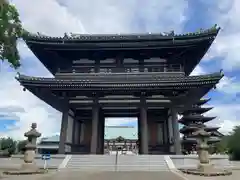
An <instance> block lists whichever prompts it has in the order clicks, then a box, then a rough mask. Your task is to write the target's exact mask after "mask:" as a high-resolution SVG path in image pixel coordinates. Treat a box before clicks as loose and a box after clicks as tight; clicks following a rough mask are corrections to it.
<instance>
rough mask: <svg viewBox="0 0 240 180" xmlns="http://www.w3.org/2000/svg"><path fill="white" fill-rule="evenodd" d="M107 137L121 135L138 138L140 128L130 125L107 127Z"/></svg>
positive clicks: (112, 137)
mask: <svg viewBox="0 0 240 180" xmlns="http://www.w3.org/2000/svg"><path fill="white" fill-rule="evenodd" d="M104 136H105V137H104V138H105V139H116V138H118V137H119V136H121V137H123V138H124V139H129V140H137V139H138V128H137V127H134V126H132V127H131V126H130V127H105V134H104Z"/></svg>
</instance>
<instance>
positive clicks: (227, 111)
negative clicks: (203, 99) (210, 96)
mask: <svg viewBox="0 0 240 180" xmlns="http://www.w3.org/2000/svg"><path fill="white" fill-rule="evenodd" d="M239 113H240V105H239V104H214V108H213V109H212V110H211V111H209V112H207V113H206V114H205V115H206V116H217V118H216V119H215V120H213V121H211V122H209V123H208V124H209V125H211V126H218V127H220V129H219V131H220V132H222V133H224V134H227V133H229V132H231V131H232V128H233V127H234V126H236V125H239V120H240V119H239Z"/></svg>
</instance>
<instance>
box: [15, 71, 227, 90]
mask: <svg viewBox="0 0 240 180" xmlns="http://www.w3.org/2000/svg"><path fill="white" fill-rule="evenodd" d="M149 75H150V76H149ZM222 77H223V74H222V73H221V72H219V73H213V74H208V75H201V76H170V77H168V76H161V73H159V74H152V75H151V74H149V73H139V74H135V73H121V74H118V75H116V74H105V75H104V76H102V75H101V74H100V73H99V74H96V76H94V77H88V75H82V76H78V77H77V78H75V76H74V75H73V76H72V78H67V79H63V78H61V79H56V78H39V77H32V76H25V75H19V77H17V78H16V79H17V80H18V81H19V82H20V83H21V84H22V85H23V86H25V87H40V88H60V89H62V88H67V89H69V88H71V89H76V88H77V89H85V90H86V89H89V90H93V89H99V90H104V89H108V88H110V89H124V88H137V89H139V88H140V87H141V88H142V87H143V88H153V87H159V88H170V89H181V88H189V87H198V86H201V85H203V86H204V85H212V86H214V85H216V84H217V83H218V82H219V80H220V79H221V78H222Z"/></svg>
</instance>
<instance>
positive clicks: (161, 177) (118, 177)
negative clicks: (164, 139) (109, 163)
mask: <svg viewBox="0 0 240 180" xmlns="http://www.w3.org/2000/svg"><path fill="white" fill-rule="evenodd" d="M239 177H240V171H233V175H232V176H221V177H201V176H193V175H186V174H181V175H180V176H179V175H177V174H175V173H172V172H167V171H161V172H143V171H141V172H129V171H128V172H91V171H87V172H83V171H81V172H79V171H62V172H51V173H49V174H44V175H24V176H9V177H4V178H3V179H1V178H0V180H26V179H31V180H65V179H68V180H79V179H81V180H89V179H91V180H112V179H114V180H123V179H124V180H132V179H137V180H148V179H151V180H238V179H239Z"/></svg>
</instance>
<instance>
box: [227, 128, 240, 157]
mask: <svg viewBox="0 0 240 180" xmlns="http://www.w3.org/2000/svg"><path fill="white" fill-rule="evenodd" d="M239 139H240V126H236V127H234V129H233V132H232V133H231V135H230V136H229V141H228V148H229V153H230V154H231V157H232V159H234V160H240V143H239Z"/></svg>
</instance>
